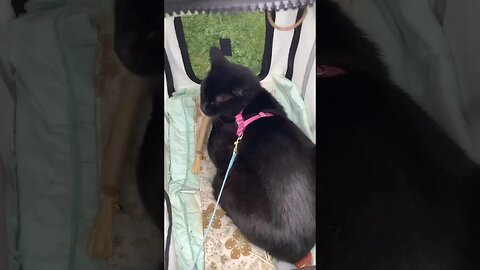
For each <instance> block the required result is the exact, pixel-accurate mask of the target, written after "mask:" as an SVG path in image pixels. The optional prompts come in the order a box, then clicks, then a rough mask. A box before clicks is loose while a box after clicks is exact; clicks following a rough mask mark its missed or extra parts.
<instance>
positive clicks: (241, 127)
mask: <svg viewBox="0 0 480 270" xmlns="http://www.w3.org/2000/svg"><path fill="white" fill-rule="evenodd" d="M242 112H243V110H241V111H240V112H239V113H238V114H237V115H235V122H237V136H238V137H239V138H241V137H242V136H243V132H244V131H245V128H246V127H247V126H248V125H250V124H251V123H252V122H254V121H256V120H258V119H260V118H263V117H270V116H273V114H271V113H266V112H259V113H258V114H257V115H255V116H252V117H250V118H248V119H247V120H243V116H242Z"/></svg>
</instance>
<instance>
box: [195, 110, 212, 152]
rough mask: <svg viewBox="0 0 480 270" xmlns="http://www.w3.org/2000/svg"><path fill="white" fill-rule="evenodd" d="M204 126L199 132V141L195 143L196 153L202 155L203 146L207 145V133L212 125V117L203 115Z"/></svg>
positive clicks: (202, 125)
mask: <svg viewBox="0 0 480 270" xmlns="http://www.w3.org/2000/svg"><path fill="white" fill-rule="evenodd" d="M201 118H202V124H201V126H200V129H199V131H198V136H197V141H196V143H195V152H196V153H197V154H201V153H202V150H203V145H204V144H205V138H206V137H207V132H208V129H209V127H210V124H211V123H212V119H210V117H207V116H205V115H204V114H202V116H201Z"/></svg>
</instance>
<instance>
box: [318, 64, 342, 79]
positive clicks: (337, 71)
mask: <svg viewBox="0 0 480 270" xmlns="http://www.w3.org/2000/svg"><path fill="white" fill-rule="evenodd" d="M346 73H347V72H346V71H345V70H344V69H341V68H339V67H334V66H326V65H318V66H317V76H319V77H324V78H330V77H335V76H338V75H343V74H346Z"/></svg>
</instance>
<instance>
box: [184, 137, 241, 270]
mask: <svg viewBox="0 0 480 270" xmlns="http://www.w3.org/2000/svg"><path fill="white" fill-rule="evenodd" d="M242 137H243V135H242V136H240V137H238V138H237V140H236V141H235V142H234V143H233V145H234V147H233V152H232V157H231V158H230V163H229V164H228V168H227V172H225V177H223V183H222V187H221V188H220V193H218V198H217V202H216V203H215V207H214V208H213V212H212V216H211V217H210V221H209V222H208V227H207V231H206V232H205V236H204V237H203V241H202V246H201V247H200V250H199V251H198V253H197V256H195V260H194V261H193V265H192V268H190V269H191V270H194V269H195V268H196V264H197V261H198V257H200V254H201V253H202V250H203V246H204V245H205V241H206V240H207V236H208V233H209V232H210V229H211V228H212V223H213V218H214V217H215V214H216V211H217V207H218V203H219V202H220V198H221V197H222V192H223V187H224V186H225V183H226V182H227V177H228V174H229V173H230V169H232V166H233V163H234V162H235V158H236V157H237V147H238V143H239V142H240V140H241V139H242Z"/></svg>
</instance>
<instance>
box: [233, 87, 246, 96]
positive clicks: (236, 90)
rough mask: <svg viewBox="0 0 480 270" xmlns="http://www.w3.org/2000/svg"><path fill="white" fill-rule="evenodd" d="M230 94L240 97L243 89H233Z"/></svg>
mask: <svg viewBox="0 0 480 270" xmlns="http://www.w3.org/2000/svg"><path fill="white" fill-rule="evenodd" d="M232 93H233V94H234V95H235V96H237V97H238V96H241V95H242V94H243V89H242V88H238V89H235V90H233V91H232Z"/></svg>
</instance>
